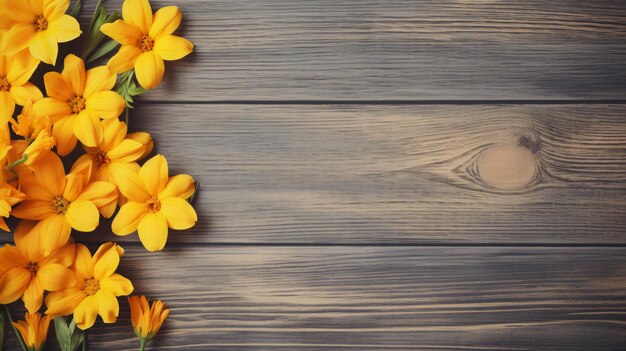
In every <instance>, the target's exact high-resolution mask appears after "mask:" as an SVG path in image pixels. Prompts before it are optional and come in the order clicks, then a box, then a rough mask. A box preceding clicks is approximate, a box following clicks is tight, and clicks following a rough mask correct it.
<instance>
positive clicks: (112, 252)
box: [46, 243, 134, 329]
mask: <svg viewBox="0 0 626 351" xmlns="http://www.w3.org/2000/svg"><path fill="white" fill-rule="evenodd" d="M123 254H124V249H122V247H121V246H118V245H116V244H113V243H106V244H102V245H101V246H100V248H99V249H98V251H96V253H95V254H94V255H93V257H92V256H91V253H90V252H89V249H87V247H85V246H84V245H81V244H78V245H77V248H76V261H75V263H74V272H75V276H76V280H77V282H76V284H75V285H74V286H72V287H70V288H67V289H63V290H59V291H55V292H52V293H49V294H48V296H47V297H46V306H48V310H47V311H46V314H48V315H51V316H53V317H54V316H64V315H68V314H71V313H74V320H75V321H76V325H77V326H78V327H79V328H80V329H87V328H90V327H91V326H92V325H93V324H94V322H95V321H96V317H97V315H100V317H102V320H103V321H104V323H115V321H116V319H117V316H118V314H119V309H120V306H119V302H118V301H117V296H127V295H129V294H130V293H132V292H133V289H134V288H133V284H132V283H131V282H130V280H128V279H126V278H124V277H123V276H121V275H119V274H117V273H115V270H116V269H117V266H118V265H119V263H120V256H122V255H123Z"/></svg>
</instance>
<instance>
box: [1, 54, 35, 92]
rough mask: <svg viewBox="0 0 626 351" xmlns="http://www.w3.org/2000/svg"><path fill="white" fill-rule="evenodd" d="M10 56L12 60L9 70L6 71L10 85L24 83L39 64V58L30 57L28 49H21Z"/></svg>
mask: <svg viewBox="0 0 626 351" xmlns="http://www.w3.org/2000/svg"><path fill="white" fill-rule="evenodd" d="M11 58H13V62H12V64H11V68H10V69H9V71H8V72H6V76H7V79H8V80H9V82H10V83H11V85H12V86H16V85H17V86H21V85H24V84H26V82H28V80H29V79H30V77H31V76H32V75H33V72H35V70H36V69H37V67H38V66H39V60H37V59H36V58H34V57H32V56H31V55H30V52H29V51H28V50H22V51H20V52H18V53H16V54H15V55H12V56H11Z"/></svg>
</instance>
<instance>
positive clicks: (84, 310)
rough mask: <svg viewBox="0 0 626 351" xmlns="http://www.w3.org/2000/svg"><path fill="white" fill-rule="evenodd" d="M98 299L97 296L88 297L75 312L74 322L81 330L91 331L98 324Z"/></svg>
mask: <svg viewBox="0 0 626 351" xmlns="http://www.w3.org/2000/svg"><path fill="white" fill-rule="evenodd" d="M98 309H99V307H98V299H96V297H95V295H92V296H87V297H85V299H84V300H83V301H81V302H80V303H79V304H78V306H76V309H75V310H74V321H76V326H78V327H79V328H80V329H83V330H85V329H89V328H91V327H92V326H93V324H94V323H95V322H96V317H97V316H98Z"/></svg>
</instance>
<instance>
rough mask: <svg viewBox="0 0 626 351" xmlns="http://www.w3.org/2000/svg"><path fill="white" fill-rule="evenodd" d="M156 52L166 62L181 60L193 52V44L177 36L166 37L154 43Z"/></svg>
mask: <svg viewBox="0 0 626 351" xmlns="http://www.w3.org/2000/svg"><path fill="white" fill-rule="evenodd" d="M154 51H156V53H157V54H159V56H161V58H162V59H164V60H166V61H174V60H180V59H181V58H183V57H185V56H187V55H189V54H190V53H191V52H192V51H193V44H192V43H191V42H190V41H189V40H187V39H185V38H181V37H178V36H176V35H166V36H164V37H162V38H159V39H158V40H156V41H155V42H154Z"/></svg>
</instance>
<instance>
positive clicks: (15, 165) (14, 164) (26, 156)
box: [9, 154, 28, 173]
mask: <svg viewBox="0 0 626 351" xmlns="http://www.w3.org/2000/svg"><path fill="white" fill-rule="evenodd" d="M26 160H28V155H26V154H23V155H22V158H20V159H19V160H17V161H15V162H13V163H11V165H10V166H9V170H10V171H11V172H13V173H15V172H14V171H13V169H14V168H15V167H17V166H19V165H21V164H22V163H24V162H26Z"/></svg>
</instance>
